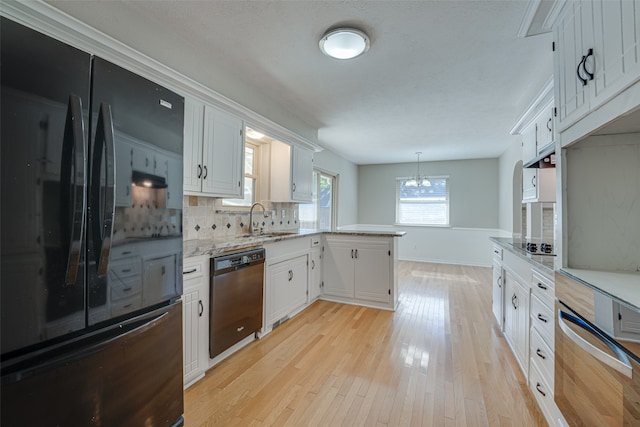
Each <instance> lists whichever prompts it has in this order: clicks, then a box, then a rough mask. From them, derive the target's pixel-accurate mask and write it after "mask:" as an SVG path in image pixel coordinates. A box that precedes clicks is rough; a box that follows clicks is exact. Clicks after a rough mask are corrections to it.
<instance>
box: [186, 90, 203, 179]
mask: <svg viewBox="0 0 640 427" xmlns="http://www.w3.org/2000/svg"><path fill="white" fill-rule="evenodd" d="M203 126H204V104H203V103H201V102H198V101H196V100H193V99H190V98H185V100H184V157H183V161H184V167H183V177H184V190H185V191H191V192H199V191H201V190H202V173H203V169H202V138H203Z"/></svg>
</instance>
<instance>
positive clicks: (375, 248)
mask: <svg viewBox="0 0 640 427" xmlns="http://www.w3.org/2000/svg"><path fill="white" fill-rule="evenodd" d="M390 251H391V248H390V246H389V242H388V241H387V239H385V240H372V239H369V238H363V239H358V244H357V246H356V249H355V254H354V255H355V297H356V299H359V300H360V299H362V300H367V301H378V302H383V303H389V299H390V298H391V286H392V281H391V280H392V279H391V267H390V264H391V255H390Z"/></svg>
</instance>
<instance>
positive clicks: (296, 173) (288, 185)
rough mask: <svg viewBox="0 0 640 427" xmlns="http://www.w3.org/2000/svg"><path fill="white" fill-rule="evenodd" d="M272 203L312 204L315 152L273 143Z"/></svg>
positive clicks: (270, 190) (270, 197) (270, 189)
mask: <svg viewBox="0 0 640 427" xmlns="http://www.w3.org/2000/svg"><path fill="white" fill-rule="evenodd" d="M270 150H271V164H270V168H271V182H270V188H269V193H270V195H269V200H270V201H272V202H299V203H310V202H311V201H312V190H313V152H312V151H311V150H308V149H306V148H302V147H298V146H295V145H294V146H291V145H289V144H285V143H283V142H279V141H273V142H271V147H270Z"/></svg>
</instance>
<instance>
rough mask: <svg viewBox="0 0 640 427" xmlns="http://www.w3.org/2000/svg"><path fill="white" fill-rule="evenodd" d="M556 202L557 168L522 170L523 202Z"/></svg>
mask: <svg viewBox="0 0 640 427" xmlns="http://www.w3.org/2000/svg"><path fill="white" fill-rule="evenodd" d="M555 201H556V168H545V169H534V168H524V169H522V202H523V203H531V202H541V203H553V202H555Z"/></svg>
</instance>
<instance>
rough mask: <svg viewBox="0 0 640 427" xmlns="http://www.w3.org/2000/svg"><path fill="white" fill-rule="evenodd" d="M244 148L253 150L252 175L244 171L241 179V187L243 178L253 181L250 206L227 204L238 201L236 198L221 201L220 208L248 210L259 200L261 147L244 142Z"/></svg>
mask: <svg viewBox="0 0 640 427" xmlns="http://www.w3.org/2000/svg"><path fill="white" fill-rule="evenodd" d="M244 144H245V146H244V150H246V149H247V147H249V148H251V149H253V173H248V172H247V171H246V170H245V171H244V176H243V178H242V180H243V182H242V185H243V186H244V179H245V178H250V179H253V199H252V200H251V204H250V205H248V206H247V205H234V204H228V202H227V201H231V200H238V199H237V198H230V199H222V206H224V207H225V208H234V209H235V208H239V209H250V208H251V205H253V204H254V203H255V202H256V201H258V200H260V197H259V196H260V194H259V193H260V182H259V181H260V162H261V158H262V157H261V156H262V151H261V147H260V144H256V143H253V142H248V141H245V143H244ZM242 169H243V170H244V169H245V167H244V164H243V165H242Z"/></svg>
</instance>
